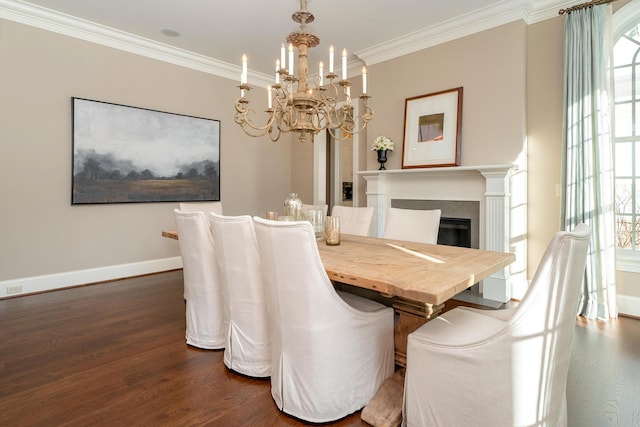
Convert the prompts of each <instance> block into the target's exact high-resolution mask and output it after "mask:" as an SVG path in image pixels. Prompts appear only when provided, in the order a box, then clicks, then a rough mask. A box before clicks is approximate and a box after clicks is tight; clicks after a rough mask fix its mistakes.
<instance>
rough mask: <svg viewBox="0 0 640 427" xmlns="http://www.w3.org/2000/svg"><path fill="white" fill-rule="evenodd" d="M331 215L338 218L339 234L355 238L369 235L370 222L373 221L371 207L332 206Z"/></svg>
mask: <svg viewBox="0 0 640 427" xmlns="http://www.w3.org/2000/svg"><path fill="white" fill-rule="evenodd" d="M331 215H332V216H338V217H340V232H341V233H345V234H355V235H357V236H368V235H369V229H370V228H371V221H372V220H373V208H372V207H362V208H352V207H350V206H340V205H334V206H333V209H332V210H331Z"/></svg>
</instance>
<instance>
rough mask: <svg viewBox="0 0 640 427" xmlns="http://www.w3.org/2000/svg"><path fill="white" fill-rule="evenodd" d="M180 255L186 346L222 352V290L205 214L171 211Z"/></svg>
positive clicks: (223, 332)
mask: <svg viewBox="0 0 640 427" xmlns="http://www.w3.org/2000/svg"><path fill="white" fill-rule="evenodd" d="M174 216H175V221H176V227H177V229H178V236H180V238H179V240H178V244H179V246H180V254H181V255H182V267H183V275H184V299H185V301H186V318H187V329H186V338H187V344H189V345H192V346H194V347H199V348H206V349H221V348H224V343H225V325H224V318H223V316H224V313H223V305H222V295H221V292H222V289H221V286H220V282H219V280H218V268H217V266H216V261H215V257H214V245H213V238H212V237H211V230H210V229H209V220H208V219H207V216H206V215H205V214H204V212H183V211H181V210H179V209H174Z"/></svg>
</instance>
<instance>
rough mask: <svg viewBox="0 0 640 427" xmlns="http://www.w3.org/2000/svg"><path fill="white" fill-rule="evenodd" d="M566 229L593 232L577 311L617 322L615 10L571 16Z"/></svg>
mask: <svg viewBox="0 0 640 427" xmlns="http://www.w3.org/2000/svg"><path fill="white" fill-rule="evenodd" d="M564 49H565V53H564V55H565V56H564V112H565V114H564V129H563V133H564V138H563V162H562V166H563V170H562V183H563V198H562V224H563V227H564V229H565V230H572V229H573V228H574V227H575V226H576V225H577V224H579V223H581V222H584V223H586V224H588V225H589V226H590V227H591V230H592V236H591V246H590V250H589V256H588V259H587V268H586V274H585V279H584V285H583V290H582V296H581V299H580V305H579V307H578V313H579V314H581V315H582V316H584V317H587V318H589V319H593V318H601V319H607V318H613V317H617V315H618V309H617V304H616V285H615V225H614V221H615V217H614V199H615V198H614V170H613V140H612V135H611V132H610V124H611V116H610V108H611V102H610V100H611V94H612V89H611V81H612V79H611V74H610V73H611V69H610V66H611V65H612V51H613V44H612V33H611V6H609V5H600V6H592V7H587V8H584V9H580V10H576V11H573V12H571V13H570V14H568V15H567V16H566V21H565V45H564Z"/></svg>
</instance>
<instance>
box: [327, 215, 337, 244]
mask: <svg viewBox="0 0 640 427" xmlns="http://www.w3.org/2000/svg"><path fill="white" fill-rule="evenodd" d="M325 241H326V242H327V245H329V246H336V245H339V244H340V217H339V216H328V217H327V219H326V221H325Z"/></svg>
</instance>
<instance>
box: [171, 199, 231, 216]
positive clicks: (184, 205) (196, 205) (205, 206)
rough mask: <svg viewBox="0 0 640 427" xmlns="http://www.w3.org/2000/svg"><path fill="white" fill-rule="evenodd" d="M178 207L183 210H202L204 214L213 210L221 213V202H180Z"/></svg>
mask: <svg viewBox="0 0 640 427" xmlns="http://www.w3.org/2000/svg"><path fill="white" fill-rule="evenodd" d="M179 209H180V210H181V211H183V212H204V213H205V215H209V212H214V213H217V214H218V215H223V213H222V202H180V204H179ZM207 220H208V218H207Z"/></svg>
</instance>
